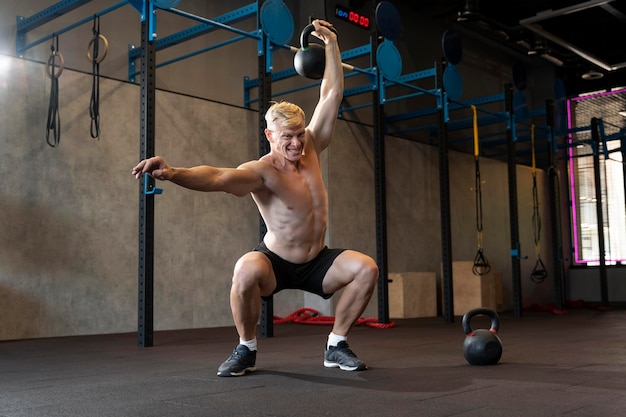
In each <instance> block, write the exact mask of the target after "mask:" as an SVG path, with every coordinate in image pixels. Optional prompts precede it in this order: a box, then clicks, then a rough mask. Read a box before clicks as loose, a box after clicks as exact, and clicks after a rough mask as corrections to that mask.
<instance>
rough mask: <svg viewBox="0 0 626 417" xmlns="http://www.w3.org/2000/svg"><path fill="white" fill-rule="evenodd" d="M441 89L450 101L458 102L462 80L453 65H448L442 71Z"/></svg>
mask: <svg viewBox="0 0 626 417" xmlns="http://www.w3.org/2000/svg"><path fill="white" fill-rule="evenodd" d="M443 87H444V88H445V90H446V93H447V94H448V97H449V98H450V99H452V100H455V101H458V100H460V99H461V95H462V94H463V80H462V79H461V74H459V70H457V68H456V66H455V65H448V66H447V67H446V69H445V70H444V71H443Z"/></svg>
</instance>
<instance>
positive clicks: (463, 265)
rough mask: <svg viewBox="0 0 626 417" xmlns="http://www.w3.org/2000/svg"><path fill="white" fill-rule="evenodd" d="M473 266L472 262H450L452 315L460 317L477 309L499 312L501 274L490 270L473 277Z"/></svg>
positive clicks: (500, 309) (501, 307)
mask: <svg viewBox="0 0 626 417" xmlns="http://www.w3.org/2000/svg"><path fill="white" fill-rule="evenodd" d="M473 266H474V262H472V261H455V262H452V291H453V297H454V315H455V316H462V315H464V314H465V313H467V312H468V311H469V310H472V309H474V308H479V307H484V308H488V309H491V310H494V311H497V312H501V311H502V309H503V305H502V303H503V301H502V274H501V273H499V272H494V271H493V269H492V270H491V271H489V273H487V274H485V275H474V273H473V272H472V268H473ZM442 277H443V274H442ZM442 279H443V278H442ZM442 288H443V286H442Z"/></svg>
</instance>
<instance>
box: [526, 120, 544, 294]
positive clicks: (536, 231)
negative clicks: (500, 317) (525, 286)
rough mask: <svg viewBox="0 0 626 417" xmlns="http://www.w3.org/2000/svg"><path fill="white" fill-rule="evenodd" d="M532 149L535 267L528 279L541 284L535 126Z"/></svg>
mask: <svg viewBox="0 0 626 417" xmlns="http://www.w3.org/2000/svg"><path fill="white" fill-rule="evenodd" d="M531 147H532V176H533V218H532V221H533V237H534V240H535V256H536V258H537V260H536V262H535V266H534V267H533V270H532V271H531V273H530V279H531V281H532V282H534V283H536V284H541V283H542V282H543V281H544V280H545V279H546V278H547V276H548V271H547V270H546V266H545V265H544V263H543V261H542V260H541V245H540V243H541V214H540V213H539V191H538V189H537V169H536V163H535V125H532V126H531Z"/></svg>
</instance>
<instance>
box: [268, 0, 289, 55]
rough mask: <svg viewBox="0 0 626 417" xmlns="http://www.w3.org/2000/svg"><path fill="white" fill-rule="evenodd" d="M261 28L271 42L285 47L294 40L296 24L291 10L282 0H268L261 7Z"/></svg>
mask: <svg viewBox="0 0 626 417" xmlns="http://www.w3.org/2000/svg"><path fill="white" fill-rule="evenodd" d="M261 27H262V28H263V32H265V34H266V35H267V36H268V37H269V38H270V40H271V41H272V42H273V43H275V44H277V45H285V44H288V43H289V42H290V41H291V38H293V31H294V23H293V16H292V15H291V12H290V11H289V8H288V7H287V5H286V4H285V3H283V1H282V0H268V1H266V2H265V3H263V6H261Z"/></svg>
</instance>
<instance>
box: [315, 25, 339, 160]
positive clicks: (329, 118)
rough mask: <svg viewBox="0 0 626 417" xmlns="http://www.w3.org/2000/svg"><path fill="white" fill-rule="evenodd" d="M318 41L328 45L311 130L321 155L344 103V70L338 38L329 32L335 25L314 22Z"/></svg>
mask: <svg viewBox="0 0 626 417" xmlns="http://www.w3.org/2000/svg"><path fill="white" fill-rule="evenodd" d="M313 25H314V26H315V32H313V33H314V34H315V35H316V36H317V37H319V38H320V39H322V40H323V41H324V44H325V53H326V67H325V69H324V77H323V79H322V84H321V86H320V99H319V101H318V103H317V106H316V107H315V111H314V112H313V116H312V117H311V122H310V123H309V126H308V129H309V131H310V132H311V134H312V137H313V140H314V142H315V148H316V149H317V151H318V152H321V151H322V150H324V149H326V147H327V146H328V144H329V143H330V140H331V139H332V137H333V132H334V130H335V123H336V121H337V112H338V111H339V105H340V104H341V100H342V99H343V84H344V81H343V68H342V67H341V53H340V51H339V44H338V42H337V35H336V34H335V33H334V32H333V31H331V30H330V29H328V28H329V27H331V26H332V25H331V24H330V23H328V22H325V21H323V20H315V21H313Z"/></svg>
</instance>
